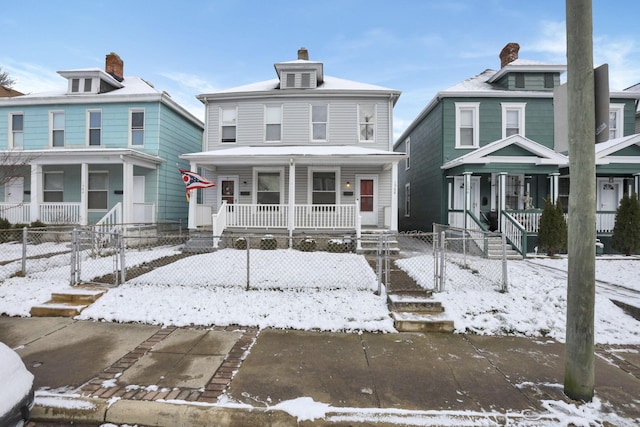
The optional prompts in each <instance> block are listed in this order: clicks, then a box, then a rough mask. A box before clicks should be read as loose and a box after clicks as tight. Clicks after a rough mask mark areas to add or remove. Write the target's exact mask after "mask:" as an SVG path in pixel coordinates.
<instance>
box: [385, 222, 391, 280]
mask: <svg viewBox="0 0 640 427" xmlns="http://www.w3.org/2000/svg"><path fill="white" fill-rule="evenodd" d="M384 237H385V239H384V240H385V247H384V254H385V255H384V276H385V277H384V283H385V286H386V287H387V288H388V287H389V284H390V283H391V280H390V279H389V260H390V257H391V253H390V249H389V244H390V243H389V235H388V234H386V233H385V235H384Z"/></svg>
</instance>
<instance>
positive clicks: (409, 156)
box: [404, 136, 411, 170]
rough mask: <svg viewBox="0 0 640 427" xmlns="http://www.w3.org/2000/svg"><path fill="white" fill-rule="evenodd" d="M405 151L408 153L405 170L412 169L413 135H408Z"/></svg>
mask: <svg viewBox="0 0 640 427" xmlns="http://www.w3.org/2000/svg"><path fill="white" fill-rule="evenodd" d="M404 152H405V153H406V154H407V157H406V158H405V159H404V160H405V162H404V170H409V169H411V137H410V136H408V137H407V139H405V140H404Z"/></svg>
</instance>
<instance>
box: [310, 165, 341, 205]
mask: <svg viewBox="0 0 640 427" xmlns="http://www.w3.org/2000/svg"><path fill="white" fill-rule="evenodd" d="M312 174H313V176H312V182H313V187H312V195H311V203H312V204H314V205H335V204H336V172H333V171H314V172H312Z"/></svg>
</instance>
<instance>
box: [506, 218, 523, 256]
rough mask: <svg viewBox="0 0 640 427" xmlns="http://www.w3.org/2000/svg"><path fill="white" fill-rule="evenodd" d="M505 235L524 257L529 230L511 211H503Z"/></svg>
mask: <svg viewBox="0 0 640 427" xmlns="http://www.w3.org/2000/svg"><path fill="white" fill-rule="evenodd" d="M502 216H503V218H504V219H505V221H504V230H502V232H503V233H504V235H505V237H506V238H507V240H508V241H509V243H511V245H512V246H513V247H514V248H515V249H516V250H517V251H518V252H520V254H521V255H522V256H523V257H524V256H526V252H527V230H526V229H525V228H524V227H523V226H522V224H520V223H519V222H518V220H517V219H515V218H514V217H513V216H512V215H511V214H510V213H508V212H506V211H502Z"/></svg>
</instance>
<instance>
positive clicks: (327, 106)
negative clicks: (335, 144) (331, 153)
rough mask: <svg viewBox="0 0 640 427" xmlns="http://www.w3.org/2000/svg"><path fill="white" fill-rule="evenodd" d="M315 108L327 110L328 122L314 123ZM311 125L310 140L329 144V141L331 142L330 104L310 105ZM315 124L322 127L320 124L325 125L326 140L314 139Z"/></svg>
mask: <svg viewBox="0 0 640 427" xmlns="http://www.w3.org/2000/svg"><path fill="white" fill-rule="evenodd" d="M314 107H325V109H326V115H327V117H326V121H324V122H314V121H313V108H314ZM309 123H310V127H309V133H310V135H309V139H310V140H311V141H312V142H327V141H329V104H311V105H310V107H309ZM315 124H319V125H320V124H324V136H325V138H324V139H315V138H314V137H313V135H314V132H313V126H314V125H315Z"/></svg>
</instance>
